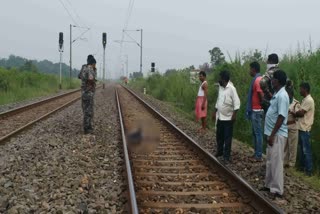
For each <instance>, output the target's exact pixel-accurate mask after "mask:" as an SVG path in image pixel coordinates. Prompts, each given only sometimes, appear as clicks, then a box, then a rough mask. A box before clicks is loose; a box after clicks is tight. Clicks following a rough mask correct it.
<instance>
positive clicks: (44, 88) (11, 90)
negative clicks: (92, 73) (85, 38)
mask: <svg viewBox="0 0 320 214" xmlns="http://www.w3.org/2000/svg"><path fill="white" fill-rule="evenodd" d="M0 77H1V78H0V105H3V104H8V103H13V102H19V101H22V100H26V99H30V98H34V97H39V96H45V95H49V94H53V93H56V92H58V91H59V78H58V76H55V75H49V74H43V73H35V72H28V71H23V72H22V71H18V70H16V69H10V70H7V69H4V68H0ZM79 86H80V81H79V80H77V79H72V82H71V84H70V83H69V79H68V78H63V79H62V89H72V88H78V87H79Z"/></svg>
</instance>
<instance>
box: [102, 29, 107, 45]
mask: <svg viewBox="0 0 320 214" xmlns="http://www.w3.org/2000/svg"><path fill="white" fill-rule="evenodd" d="M106 44H107V33H102V45H103V48H106Z"/></svg>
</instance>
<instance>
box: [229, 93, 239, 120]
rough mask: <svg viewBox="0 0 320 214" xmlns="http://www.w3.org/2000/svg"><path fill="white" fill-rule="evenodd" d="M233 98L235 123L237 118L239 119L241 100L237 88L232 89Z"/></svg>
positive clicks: (233, 118)
mask: <svg viewBox="0 0 320 214" xmlns="http://www.w3.org/2000/svg"><path fill="white" fill-rule="evenodd" d="M231 97H232V100H233V114H232V118H231V120H232V121H235V120H236V117H237V112H238V110H239V109H240V98H239V96H238V93H237V89H236V88H233V89H232V94H231Z"/></svg>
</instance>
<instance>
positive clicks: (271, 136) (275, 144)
mask: <svg viewBox="0 0 320 214" xmlns="http://www.w3.org/2000/svg"><path fill="white" fill-rule="evenodd" d="M286 81H287V75H286V73H285V72H284V71H282V70H277V71H275V72H274V74H273V77H272V79H271V85H272V87H273V89H274V91H275V93H274V95H273V97H272V98H271V100H270V107H269V108H268V111H267V114H266V118H265V126H264V134H265V135H266V136H267V143H268V147H267V163H266V177H265V187H264V188H263V189H262V190H264V191H270V192H271V194H272V195H273V196H274V198H276V197H279V198H281V197H282V194H283V157H284V146H285V143H286V141H287V138H288V126H287V118H288V111H289V96H288V94H287V92H286V90H285V85H286Z"/></svg>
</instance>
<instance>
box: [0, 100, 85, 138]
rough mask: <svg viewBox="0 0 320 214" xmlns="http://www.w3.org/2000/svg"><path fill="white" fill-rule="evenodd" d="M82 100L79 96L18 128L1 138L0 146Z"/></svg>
mask: <svg viewBox="0 0 320 214" xmlns="http://www.w3.org/2000/svg"><path fill="white" fill-rule="evenodd" d="M80 98H81V96H79V97H77V98H75V99H73V100H71V101H69V102H67V103H66V104H64V105H62V106H60V107H58V108H56V109H54V110H52V111H50V112H48V113H47V114H45V115H43V116H41V117H39V118H38V119H36V120H33V121H31V122H29V123H27V124H26V125H24V126H22V127H20V128H18V129H16V130H14V131H13V132H10V133H9V134H7V135H5V136H3V137H1V138H0V144H3V143H4V142H5V141H6V140H8V139H9V138H11V137H13V136H14V135H16V134H18V133H20V132H21V131H23V130H25V129H27V128H29V127H30V126H31V125H33V124H35V123H36V122H38V121H40V120H43V119H45V118H47V117H49V116H50V115H52V114H53V113H55V112H57V111H59V110H61V109H63V108H65V107H67V106H69V105H71V104H72V103H74V102H76V101H77V100H79V99H80Z"/></svg>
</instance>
